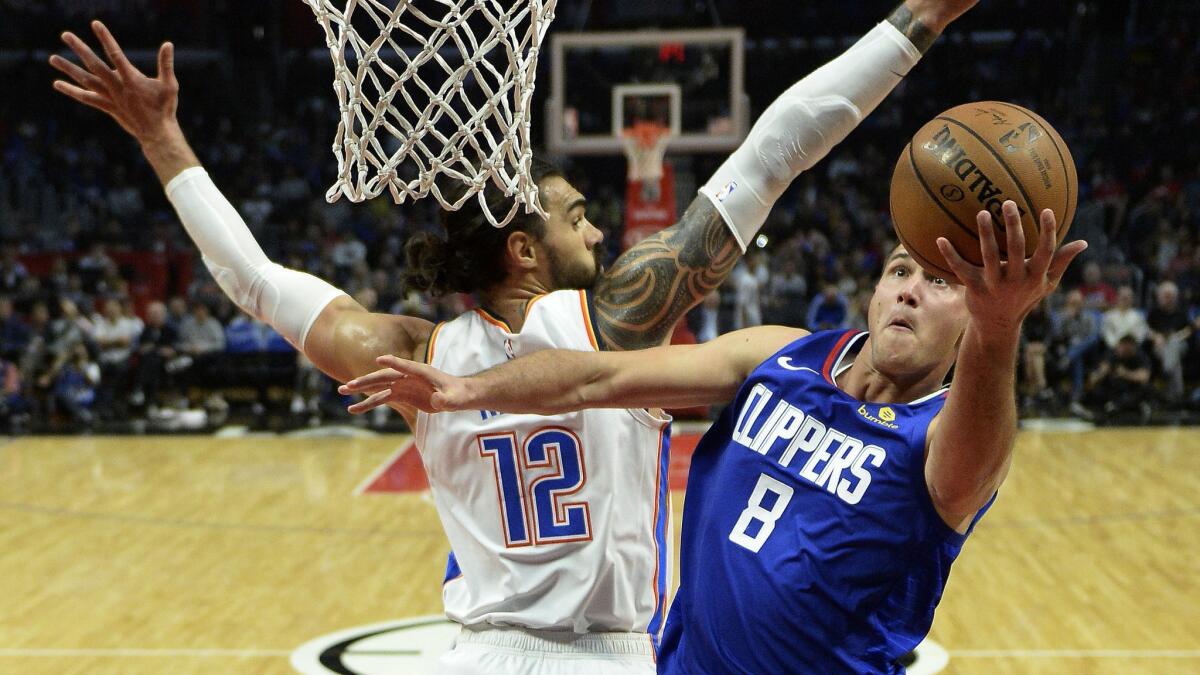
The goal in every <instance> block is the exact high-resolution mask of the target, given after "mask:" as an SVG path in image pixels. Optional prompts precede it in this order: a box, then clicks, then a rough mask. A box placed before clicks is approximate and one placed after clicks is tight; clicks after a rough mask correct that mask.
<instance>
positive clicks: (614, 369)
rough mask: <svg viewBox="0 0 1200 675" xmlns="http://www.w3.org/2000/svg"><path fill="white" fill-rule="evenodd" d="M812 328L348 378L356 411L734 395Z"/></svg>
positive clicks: (383, 361)
mask: <svg viewBox="0 0 1200 675" xmlns="http://www.w3.org/2000/svg"><path fill="white" fill-rule="evenodd" d="M807 334H808V333H807V332H806V331H803V330H800V329H797V328H788V327H785V326H758V327H755V328H747V329H745V330H740V331H734V332H732V333H728V334H726V335H722V336H721V337H719V338H717V339H715V340H712V341H710V342H705V343H703V344H699V345H669V346H663V347H654V348H651V349H644V350H639V351H632V352H582V351H567V350H559V349H548V350H544V351H540V352H535V353H533V354H530V355H529V356H524V357H521V358H519V359H514V360H512V361H508V362H506V363H503V364H501V365H499V366H496V367H495V368H491V369H489V370H485V371H483V372H481V373H478V374H476V375H473V376H471V377H455V376H453V375H447V374H446V373H444V372H442V371H440V370H438V369H436V368H433V367H431V366H427V365H425V364H422V363H416V362H413V361H408V360H405V359H399V358H396V357H394V356H381V357H380V358H379V364H380V365H381V366H384V368H383V369H382V370H379V371H376V372H374V373H371V374H370V375H366V376H363V377H360V378H356V379H354V380H351V381H350V382H347V383H346V384H345V385H343V386H342V387H340V388H339V389H338V391H340V392H341V393H343V394H368V397H367V398H366V399H365V400H363V401H361V402H359V403H356V404H354V405H352V406H350V412H352V413H356V414H358V413H363V412H366V411H367V410H370V409H371V408H374V407H376V406H379V405H384V404H394V403H397V402H403V403H405V404H407V405H410V406H413V407H415V408H418V409H420V410H424V411H426V412H449V411H454V410H495V411H500V412H514V413H535V414H539V415H555V414H559V413H564V412H569V411H572V410H581V409H584V408H662V407H682V406H693V405H705V404H710V403H721V402H724V401H728V400H729V399H730V398H732V397H733V395H734V394H735V393H736V392H737V389H738V387H739V386H741V384H742V382H743V381H744V380H745V379H746V376H748V375H749V374H750V372H751V371H753V370H754V368H755V367H757V366H758V364H760V363H762V362H763V360H765V359H766V358H768V357H769V356H770V355H771V354H774V353H775V352H777V351H779V350H780V349H782V348H783V347H784V346H785V345H787V344H788V343H789V342H791V341H793V340H796V339H799V338H801V337H804V336H805V335H807Z"/></svg>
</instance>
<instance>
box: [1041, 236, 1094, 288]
mask: <svg viewBox="0 0 1200 675" xmlns="http://www.w3.org/2000/svg"><path fill="white" fill-rule="evenodd" d="M1087 247H1088V244H1087V242H1086V241H1084V240H1082V239H1077V240H1075V241H1073V242H1071V243H1069V244H1064V245H1063V246H1062V248H1060V249H1058V250H1057V251H1055V253H1054V259H1053V260H1051V261H1050V269H1049V270H1047V272H1046V278H1047V279H1048V280H1049V282H1050V289H1051V290H1054V289H1055V288H1058V283H1059V282H1060V281H1062V277H1063V274H1065V273H1066V271H1067V267H1069V266H1070V265H1071V261H1072V260H1074V259H1075V257H1076V256H1078V255H1079V254H1080V253H1083V252H1084V251H1086V250H1087Z"/></svg>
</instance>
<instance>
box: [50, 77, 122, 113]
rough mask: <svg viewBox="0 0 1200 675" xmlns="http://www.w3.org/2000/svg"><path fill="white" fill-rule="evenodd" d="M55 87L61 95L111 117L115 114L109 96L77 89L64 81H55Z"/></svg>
mask: <svg viewBox="0 0 1200 675" xmlns="http://www.w3.org/2000/svg"><path fill="white" fill-rule="evenodd" d="M53 86H54V91H57V92H58V93H60V94H64V95H66V96H70V97H71V98H73V99H75V100H76V101H79V102H80V103H82V104H84V105H88V106H91V107H93V108H95V109H97V110H100V111H102V112H105V113H108V114H109V115H112V114H114V111H113V107H112V103H111V102H110V101H109V99H108V97H107V96H102V95H100V94H97V93H96V92H94V91H88V90H87V89H82V88H80V87H76V86H75V85H73V84H71V83H69V82H63V81H62V80H55V81H54V85H53Z"/></svg>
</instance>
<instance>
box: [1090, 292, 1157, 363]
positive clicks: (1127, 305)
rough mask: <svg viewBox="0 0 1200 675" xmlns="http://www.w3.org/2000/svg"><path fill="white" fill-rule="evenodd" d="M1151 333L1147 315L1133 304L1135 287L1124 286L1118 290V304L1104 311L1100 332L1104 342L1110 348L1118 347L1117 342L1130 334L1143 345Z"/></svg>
mask: <svg viewBox="0 0 1200 675" xmlns="http://www.w3.org/2000/svg"><path fill="white" fill-rule="evenodd" d="M1149 333H1150V328H1149V327H1148V326H1147V325H1146V315H1144V314H1142V311H1141V310H1140V309H1138V308H1137V307H1134V306H1133V289H1132V288H1130V287H1129V286H1122V287H1121V288H1120V290H1118V291H1117V304H1115V305H1113V307H1112V308H1111V309H1109V310H1108V311H1107V312H1105V313H1104V320H1103V321H1101V323H1100V334H1101V335H1102V336H1103V337H1104V344H1105V345H1107V346H1108V348H1109V349H1116V348H1117V342H1119V341H1120V340H1121V338H1123V337H1125V336H1126V335H1128V336H1130V337H1132V338H1133V340H1134V342H1137V343H1138V345H1141V344H1142V343H1143V342H1145V341H1146V336H1147V335H1149Z"/></svg>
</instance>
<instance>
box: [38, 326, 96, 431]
mask: <svg viewBox="0 0 1200 675" xmlns="http://www.w3.org/2000/svg"><path fill="white" fill-rule="evenodd" d="M50 376H51V377H52V378H53V382H54V384H53V387H54V403H55V404H56V407H58V408H59V409H61V410H63V411H65V412H67V413H68V414H69V415H70V417H71V420H72V421H74V422H77V423H79V424H82V425H83V426H84V427H86V428H91V426H92V425H93V424H94V423H95V421H96V416H95V413H94V412H93V407H94V406H95V404H96V390H97V386H98V385H99V384H100V383H101V378H102V375H101V369H100V365H99V364H98V363H96V362H95V361H93V360H92V358H91V356H90V354H89V353H88V350H87V347H86V346H84V344H83V343H79V344H76V345H75V348H74V349H73V350H72V351H71V354H70V356H69V357H68V359H67V360H66V361H65V362H64V363H63V364H62V366H61V367H60V368H59V369H58V371H57V372H53V373H50Z"/></svg>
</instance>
